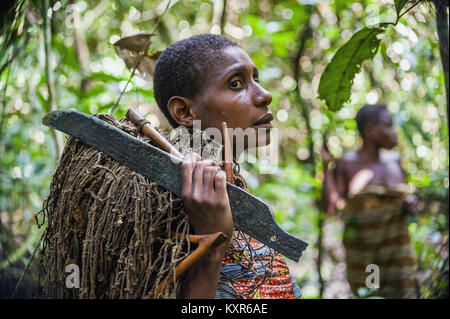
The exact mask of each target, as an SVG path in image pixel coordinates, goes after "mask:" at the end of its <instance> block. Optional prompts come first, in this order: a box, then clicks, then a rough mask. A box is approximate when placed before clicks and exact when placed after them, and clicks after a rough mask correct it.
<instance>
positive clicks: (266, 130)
mask: <svg viewBox="0 0 450 319" xmlns="http://www.w3.org/2000/svg"><path fill="white" fill-rule="evenodd" d="M222 53H223V59H220V62H219V61H218V65H217V67H215V68H213V69H212V70H211V71H210V72H209V73H208V74H205V76H204V77H203V78H202V79H201V81H202V82H203V86H202V89H201V91H200V92H199V93H198V94H197V95H196V96H195V98H194V99H193V104H192V108H191V112H192V117H193V119H194V120H201V127H202V130H205V129H207V128H218V129H220V127H221V123H222V122H226V124H227V127H228V128H229V129H230V128H233V129H236V128H240V129H242V130H243V131H244V139H245V146H244V148H245V149H247V148H248V147H254V146H262V145H266V144H268V143H269V142H270V129H271V128H272V124H271V123H270V122H271V121H272V120H273V115H272V113H271V112H270V110H269V104H270V103H271V102H272V95H271V94H270V93H269V92H267V91H266V90H264V89H263V88H262V87H261V85H260V84H259V80H258V69H257V68H256V66H255V65H254V64H253V62H252V60H251V59H250V57H249V56H248V55H247V53H245V52H244V50H242V49H241V48H239V47H237V46H234V47H228V48H226V49H224V50H223V52H222ZM233 132H236V131H235V130H233ZM251 135H253V137H254V138H255V140H256V141H258V143H259V144H258V145H249V143H248V141H249V140H250V139H249V136H251ZM234 142H236V136H234Z"/></svg>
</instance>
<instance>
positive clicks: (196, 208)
mask: <svg viewBox="0 0 450 319" xmlns="http://www.w3.org/2000/svg"><path fill="white" fill-rule="evenodd" d="M181 169H182V174H183V188H182V198H183V202H184V207H185V209H186V211H187V213H188V214H189V219H190V222H191V224H192V226H193V227H194V231H195V233H196V234H198V235H204V234H211V233H216V232H223V233H224V234H225V235H227V236H228V240H226V241H225V242H223V243H221V244H220V245H218V246H216V247H213V248H211V250H210V251H209V252H208V254H207V255H206V256H204V257H203V258H202V259H200V260H199V261H197V262H196V263H195V264H194V265H193V266H192V267H191V268H190V269H189V270H188V271H187V273H186V275H185V277H184V280H183V286H182V292H181V297H182V298H189V299H190V298H202V299H204V298H214V296H215V295H216V290H217V285H218V282H219V276H220V267H221V265H222V260H223V258H224V256H225V253H226V251H227V249H228V247H229V245H230V242H231V238H232V235H233V228H234V224H233V216H232V215H231V208H230V204H229V201H228V194H227V189H226V184H227V183H226V176H225V172H224V171H222V170H221V169H220V167H219V165H218V164H216V163H215V162H214V161H212V160H202V159H201V157H200V155H198V154H196V153H190V154H188V155H187V156H185V158H184V160H183V163H182V164H181Z"/></svg>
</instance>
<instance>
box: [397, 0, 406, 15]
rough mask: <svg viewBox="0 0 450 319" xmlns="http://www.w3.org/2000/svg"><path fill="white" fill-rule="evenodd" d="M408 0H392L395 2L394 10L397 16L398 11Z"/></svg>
mask: <svg viewBox="0 0 450 319" xmlns="http://www.w3.org/2000/svg"><path fill="white" fill-rule="evenodd" d="M408 1H409V0H394V3H395V11H396V12H397V16H399V15H400V11H402V9H403V7H404V6H405V5H406V3H407V2H408Z"/></svg>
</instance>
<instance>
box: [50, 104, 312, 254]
mask: <svg viewBox="0 0 450 319" xmlns="http://www.w3.org/2000/svg"><path fill="white" fill-rule="evenodd" d="M42 122H43V124H45V125H46V126H49V127H52V128H54V129H57V130H59V131H62V132H65V133H67V134H70V135H72V136H74V137H76V138H78V139H80V140H81V141H82V142H84V143H86V144H88V145H90V146H92V147H93V148H95V149H97V150H99V151H101V152H103V153H105V154H106V155H108V156H110V157H111V158H113V159H114V160H116V161H117V162H119V163H121V164H123V165H125V166H127V167H129V168H131V169H132V170H134V171H135V172H137V173H139V174H141V175H143V176H145V177H147V178H148V179H149V180H151V181H154V182H156V183H157V184H158V185H160V186H161V187H163V188H165V189H167V190H168V191H170V192H172V193H174V194H175V195H177V196H180V197H181V187H182V176H181V159H179V158H177V157H174V156H172V155H170V154H169V153H167V152H164V151H162V150H160V149H158V148H156V147H154V146H152V145H150V144H148V143H145V142H143V141H141V140H139V139H138V138H136V137H134V136H132V135H130V134H128V133H126V132H124V131H122V130H120V129H118V128H116V127H114V126H112V125H110V124H108V123H107V122H105V121H102V120H100V119H99V118H97V117H95V116H92V115H88V114H85V113H81V112H78V111H73V110H56V111H52V112H50V113H48V114H47V115H46V116H45V117H44V118H43V120H42ZM227 192H228V197H229V200H230V207H231V211H232V213H233V221H234V226H235V227H236V229H238V230H241V231H243V232H244V233H246V234H248V235H250V236H252V237H253V238H255V239H257V240H259V241H260V242H262V243H264V244H266V245H267V246H269V247H270V248H273V249H275V250H276V251H278V252H280V253H281V254H283V255H284V256H286V257H288V258H290V259H292V260H294V261H298V260H299V258H300V257H301V255H302V251H303V250H304V249H305V248H306V246H308V244H307V243H306V242H304V241H303V240H301V239H298V238H296V237H294V236H292V235H290V234H288V233H287V232H285V231H284V230H282V229H281V228H280V227H279V226H278V224H277V223H276V221H275V219H274V217H273V215H272V212H271V209H270V207H269V206H268V205H267V204H266V203H264V202H263V201H261V200H260V199H258V198H256V197H254V196H252V195H251V194H249V193H248V192H246V191H244V190H242V189H241V188H238V187H236V186H234V185H232V184H230V183H227Z"/></svg>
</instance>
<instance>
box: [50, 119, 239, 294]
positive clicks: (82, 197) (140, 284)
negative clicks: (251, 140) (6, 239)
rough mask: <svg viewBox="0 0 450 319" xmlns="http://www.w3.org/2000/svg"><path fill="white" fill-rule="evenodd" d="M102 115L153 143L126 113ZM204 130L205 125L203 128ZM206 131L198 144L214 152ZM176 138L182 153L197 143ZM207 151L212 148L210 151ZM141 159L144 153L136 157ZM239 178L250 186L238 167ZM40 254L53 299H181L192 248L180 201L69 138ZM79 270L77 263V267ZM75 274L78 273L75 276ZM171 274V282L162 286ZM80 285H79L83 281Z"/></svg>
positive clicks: (52, 189) (212, 155) (55, 181)
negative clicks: (180, 273) (184, 263)
mask: <svg viewBox="0 0 450 319" xmlns="http://www.w3.org/2000/svg"><path fill="white" fill-rule="evenodd" d="M96 116H97V117H99V118H100V119H102V120H104V121H106V122H108V123H109V124H111V125H114V126H116V127H118V128H120V129H121V130H123V131H125V132H127V133H129V134H132V135H134V136H135V137H137V138H139V139H141V140H143V141H146V142H149V143H151V141H150V140H149V139H148V138H147V137H145V136H143V135H142V134H141V133H139V132H138V130H137V128H136V127H135V126H134V125H133V124H132V123H131V122H129V121H128V120H126V119H121V120H120V121H116V119H115V118H114V117H113V116H112V115H108V114H98V115H96ZM201 133H202V134H203V132H201ZM205 136H206V135H202V147H203V146H204V145H205V144H207V145H208V147H209V149H202V150H201V151H202V152H200V150H198V152H199V153H200V154H202V156H203V158H205V151H206V153H207V154H210V156H206V157H209V158H217V152H218V151H219V149H220V148H214V147H211V144H208V143H207V141H206V140H207V138H206V137H205ZM181 141H182V138H180V137H178V138H177V137H175V139H172V142H173V144H174V145H175V147H177V148H178V149H179V150H180V152H181V153H182V154H186V153H188V152H189V151H192V149H191V148H190V147H189V146H190V144H189V145H188V147H186V145H185V143H181ZM208 152H209V153H208ZM136 160H139V159H136ZM235 180H236V185H237V186H240V187H242V188H246V185H245V181H244V180H243V179H242V177H240V176H239V174H236V176H235ZM43 213H44V218H45V221H46V223H47V228H46V231H45V234H44V241H43V249H42V253H41V268H42V271H43V278H42V279H43V280H42V286H43V290H44V294H45V297H48V298H177V297H178V296H179V293H180V288H181V282H182V278H179V280H175V272H174V271H175V267H176V266H177V265H178V264H179V262H180V261H181V260H183V259H184V258H186V256H187V255H188V254H189V253H190V252H191V251H192V250H193V249H194V248H195V247H192V245H191V244H190V243H189V241H188V235H189V234H190V232H191V227H190V224H189V219H188V216H187V214H186V212H185V210H184V206H183V201H182V199H180V198H179V197H177V196H175V195H174V194H172V193H171V192H169V191H167V190H165V189H163V188H161V187H160V186H158V185H157V184H156V183H154V182H151V181H149V180H148V179H147V178H145V177H143V176H142V175H140V174H138V173H136V172H134V171H132V170H131V169H129V168H128V167H126V166H124V165H122V164H119V163H118V162H116V161H115V160H113V159H111V158H110V157H108V156H107V155H105V154H104V153H102V152H100V151H97V150H95V149H94V148H92V147H90V146H89V145H87V144H85V143H83V142H81V141H80V140H78V139H76V138H74V137H68V139H67V141H66V145H65V148H64V151H63V154H62V156H61V158H60V160H59V163H58V166H57V168H56V171H55V173H54V176H53V180H52V183H51V186H50V194H49V197H48V198H47V200H46V201H45V202H44V209H43ZM75 270H79V272H78V273H76V272H75ZM74 275H79V282H76V280H75V279H76V278H74ZM165 278H167V279H168V280H167V284H166V285H165V286H164V288H163V289H162V290H160V291H159V290H158V286H159V284H160V283H161V282H162V281H163V280H164V279H165ZM78 284H79V288H78V286H77V285H78Z"/></svg>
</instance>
